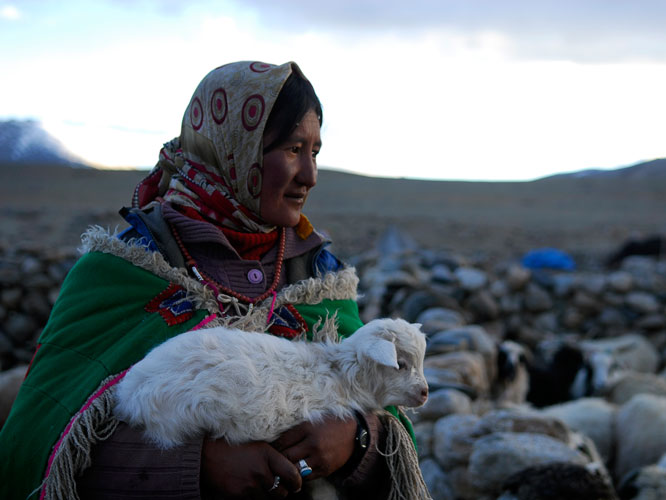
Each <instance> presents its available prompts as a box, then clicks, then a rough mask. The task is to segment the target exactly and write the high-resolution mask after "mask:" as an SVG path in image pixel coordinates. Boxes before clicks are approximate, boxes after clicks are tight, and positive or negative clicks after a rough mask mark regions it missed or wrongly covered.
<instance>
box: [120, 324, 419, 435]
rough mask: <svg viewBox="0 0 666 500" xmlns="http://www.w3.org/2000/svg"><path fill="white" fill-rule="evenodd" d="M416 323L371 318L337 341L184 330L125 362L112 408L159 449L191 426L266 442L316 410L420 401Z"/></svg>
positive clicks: (348, 411) (319, 413)
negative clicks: (127, 364) (127, 365)
mask: <svg viewBox="0 0 666 500" xmlns="http://www.w3.org/2000/svg"><path fill="white" fill-rule="evenodd" d="M419 326H420V325H411V324H409V323H407V322H406V321H404V320H393V319H381V320H374V321H371V322H370V323H368V324H367V325H365V326H363V327H362V328H360V329H359V330H358V331H356V332H355V333H354V334H353V335H352V336H351V337H349V338H347V339H345V340H343V341H342V342H340V343H330V342H328V343H318V342H300V341H289V340H286V339H283V338H279V337H274V336H272V335H267V334H264V333H252V332H243V331H241V330H234V329H230V328H226V327H216V328H210V329H207V330H197V331H193V332H186V333H183V334H181V335H178V336H177V337H174V338H172V339H170V340H168V341H167V342H165V343H163V344H161V345H159V346H158V347H156V348H155V349H153V350H152V351H151V352H150V353H148V355H147V356H146V357H145V358H144V359H143V360H141V361H140V362H138V363H137V364H136V365H134V366H133V367H132V368H131V369H130V370H129V372H128V373H127V375H126V376H125V378H124V379H123V381H122V382H120V384H118V386H117V389H116V394H115V396H116V407H115V412H116V415H117V416H118V417H119V418H121V419H123V420H125V421H127V422H128V423H130V424H131V425H134V426H142V427H143V428H144V429H145V433H146V435H147V436H148V438H149V439H151V440H153V441H154V442H156V443H157V444H158V445H160V446H162V447H164V448H168V447H171V446H175V445H178V444H180V443H183V442H184V441H186V440H187V439H188V438H191V437H195V436H201V435H208V436H209V437H212V438H216V439H218V438H222V437H224V438H225V439H227V440H228V441H229V442H230V443H240V442H247V441H253V440H260V441H268V442H270V441H273V440H275V439H276V438H277V437H278V436H279V435H280V434H281V433H282V432H284V431H285V430H287V429H289V428H291V427H292V426H294V425H296V424H298V423H301V422H304V421H306V420H307V421H313V422H314V421H317V420H319V419H321V418H322V417H323V416H324V415H334V416H337V417H348V416H351V415H352V411H353V410H359V411H362V412H368V411H372V410H380V409H382V408H384V407H385V406H389V405H395V406H409V407H415V406H420V405H422V404H423V403H424V402H425V400H426V398H427V383H426V380H425V377H424V375H423V358H424V355H425V346H426V344H425V335H424V334H423V333H421V331H420V330H419Z"/></svg>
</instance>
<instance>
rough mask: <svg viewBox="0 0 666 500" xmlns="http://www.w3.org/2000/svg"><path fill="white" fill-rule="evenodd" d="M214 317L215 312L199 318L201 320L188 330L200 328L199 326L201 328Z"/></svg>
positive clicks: (215, 316)
mask: <svg viewBox="0 0 666 500" xmlns="http://www.w3.org/2000/svg"><path fill="white" fill-rule="evenodd" d="M215 318H217V314H211V315H210V316H206V317H205V318H204V319H202V320H201V322H200V323H199V324H198V325H196V326H195V327H194V328H192V330H190V331H194V330H200V329H201V328H203V327H204V326H206V325H207V324H208V323H210V322H211V321H213V320H214V319H215Z"/></svg>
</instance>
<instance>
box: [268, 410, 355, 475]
mask: <svg viewBox="0 0 666 500" xmlns="http://www.w3.org/2000/svg"><path fill="white" fill-rule="evenodd" d="M355 437H356V419H355V418H354V417H349V418H348V419H346V420H341V419H338V418H335V417H326V418H324V420H323V421H322V422H319V423H317V424H311V423H309V422H304V423H302V424H299V425H297V426H295V427H292V428H291V429H289V430H288V431H286V432H284V433H283V434H282V435H281V436H280V437H279V438H278V439H277V440H276V441H275V442H273V443H272V445H273V446H274V447H275V449H276V450H278V451H279V452H281V453H282V454H283V455H284V456H285V457H287V458H288V459H289V460H290V461H291V462H292V463H294V464H297V463H298V461H299V460H305V461H306V463H307V464H308V465H309V466H310V467H311V468H312V474H310V475H309V476H307V477H306V478H305V479H306V480H310V479H316V478H318V477H327V476H329V475H330V474H332V473H334V472H335V471H336V470H338V469H339V468H340V467H342V466H343V465H345V463H347V461H348V460H349V459H350V458H351V456H352V454H353V452H354V438H355Z"/></svg>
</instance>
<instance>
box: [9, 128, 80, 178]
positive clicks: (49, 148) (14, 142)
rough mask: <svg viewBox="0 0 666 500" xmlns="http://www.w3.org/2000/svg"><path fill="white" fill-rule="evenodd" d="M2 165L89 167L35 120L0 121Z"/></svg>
mask: <svg viewBox="0 0 666 500" xmlns="http://www.w3.org/2000/svg"><path fill="white" fill-rule="evenodd" d="M0 163H3V164H30V165H67V166H70V167H87V166H88V165H86V164H85V162H84V161H83V160H81V159H80V158H77V157H76V156H75V155H74V154H72V153H71V152H70V151H68V150H67V148H66V147H65V146H64V145H63V144H62V143H61V142H60V141H58V140H57V139H56V138H55V137H53V136H51V135H50V134H49V133H48V132H47V131H46V130H44V129H43V128H42V126H41V124H40V122H38V121H36V120H6V121H0Z"/></svg>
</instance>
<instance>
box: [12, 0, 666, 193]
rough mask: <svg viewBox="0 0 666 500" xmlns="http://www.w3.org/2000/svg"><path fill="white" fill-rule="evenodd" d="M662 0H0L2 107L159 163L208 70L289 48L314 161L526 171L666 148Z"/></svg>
mask: <svg viewBox="0 0 666 500" xmlns="http://www.w3.org/2000/svg"><path fill="white" fill-rule="evenodd" d="M664 26H666V1H663V0H652V1H650V0H632V1H629V0H552V1H551V0H544V1H541V0H501V1H500V0H439V1H435V0H432V1H426V0H409V1H405V0H399V1H394V0H367V1H365V0H336V1H334V2H332V1H315V0H293V1H289V0H284V1H276V0H210V1H207V0H190V1H188V2H183V1H180V0H179V1H176V0H161V1H160V0H115V1H111V0H94V1H93V0H85V1H84V0H78V1H77V0H59V1H50V0H22V1H10V2H4V1H3V0H0V47H2V50H0V72H1V75H2V76H0V120H3V119H11V118H21V119H23V118H34V119H37V120H40V121H41V122H42V123H43V125H44V127H45V128H46V129H47V130H48V131H49V132H51V133H52V134H53V135H55V136H56V137H57V138H59V139H60V140H61V141H62V142H63V143H64V144H65V145H66V146H67V147H69V148H70V149H71V150H72V151H73V152H74V153H76V154H78V155H79V156H82V157H83V158H85V159H87V160H89V161H91V162H94V163H96V164H99V165H106V166H150V165H152V164H153V163H154V162H155V159H156V157H157V152H158V150H159V148H160V146H161V144H162V143H163V142H165V141H167V140H169V139H171V138H172V137H174V136H176V135H178V133H179V127H180V121H181V117H182V113H183V111H184V109H185V106H186V105H187V103H188V101H189V98H190V96H191V93H192V92H193V90H194V88H195V87H196V85H197V83H198V82H199V80H200V79H201V78H202V77H203V76H204V75H205V74H206V73H207V72H208V71H209V70H210V69H212V68H214V67H216V66H219V65H220V64H222V63H225V62H231V61H235V60H261V61H266V62H272V63H282V62H286V61H289V60H294V61H296V62H298V63H299V65H300V66H301V68H302V69H303V71H304V72H305V74H306V75H307V76H308V77H309V78H310V80H311V81H312V82H313V84H314V86H315V89H316V90H317V93H318V94H319V96H320V98H321V100H322V102H323V105H324V120H325V123H324V129H323V140H324V147H323V149H322V153H321V155H320V165H322V166H329V167H332V168H337V169H343V170H349V171H354V172H360V173H364V174H368V175H379V176H397V177H420V178H440V179H468V180H528V179H534V178H537V177H541V176H544V175H549V174H552V173H556V172H563V171H573V170H580V169H585V168H613V167H618V166H624V165H629V164H633V163H636V162H638V161H641V160H649V159H653V158H658V157H666V139H665V138H666V119H665V117H666V90H665V89H666V29H664Z"/></svg>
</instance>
